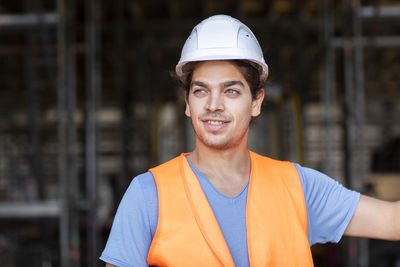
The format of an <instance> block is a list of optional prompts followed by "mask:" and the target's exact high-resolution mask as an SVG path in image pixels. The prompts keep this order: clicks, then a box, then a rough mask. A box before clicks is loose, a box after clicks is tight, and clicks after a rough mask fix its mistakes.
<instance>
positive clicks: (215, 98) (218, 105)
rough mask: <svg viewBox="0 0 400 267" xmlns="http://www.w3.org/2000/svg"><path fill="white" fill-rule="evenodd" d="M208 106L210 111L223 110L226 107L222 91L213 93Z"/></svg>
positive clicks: (208, 100)
mask: <svg viewBox="0 0 400 267" xmlns="http://www.w3.org/2000/svg"><path fill="white" fill-rule="evenodd" d="M206 108H207V110H209V111H223V110H224V108H225V107H224V99H223V96H222V95H221V94H220V93H211V94H210V95H209V97H208V99H207V106H206Z"/></svg>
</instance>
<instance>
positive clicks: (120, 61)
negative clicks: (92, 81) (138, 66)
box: [114, 0, 132, 198]
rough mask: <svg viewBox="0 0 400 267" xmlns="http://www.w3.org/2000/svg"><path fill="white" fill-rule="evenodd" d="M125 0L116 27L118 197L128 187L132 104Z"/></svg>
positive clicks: (118, 5)
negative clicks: (126, 47)
mask: <svg viewBox="0 0 400 267" xmlns="http://www.w3.org/2000/svg"><path fill="white" fill-rule="evenodd" d="M125 2H126V1H125V0H118V1H117V2H116V8H117V19H116V25H115V26H116V29H115V31H114V34H115V35H114V40H115V46H116V48H117V51H116V60H115V73H114V76H115V79H116V80H115V85H116V89H117V91H118V101H119V106H120V108H121V122H120V127H119V130H120V132H119V135H120V140H121V146H120V148H121V169H120V170H121V171H120V175H119V177H118V178H117V188H118V193H119V195H118V198H121V197H122V194H123V192H124V190H125V188H126V181H128V180H127V179H128V170H129V165H128V157H129V148H128V143H129V122H128V116H129V110H130V109H131V108H132V106H130V105H129V99H130V97H129V92H128V90H127V88H126V75H125V74H126V56H125V23H126V21H125V19H124V12H125Z"/></svg>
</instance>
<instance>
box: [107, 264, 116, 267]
mask: <svg viewBox="0 0 400 267" xmlns="http://www.w3.org/2000/svg"><path fill="white" fill-rule="evenodd" d="M106 267H117V266H115V265H112V264H109V263H106Z"/></svg>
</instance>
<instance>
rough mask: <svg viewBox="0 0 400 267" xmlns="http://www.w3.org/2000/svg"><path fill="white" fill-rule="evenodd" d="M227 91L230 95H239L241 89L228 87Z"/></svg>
mask: <svg viewBox="0 0 400 267" xmlns="http://www.w3.org/2000/svg"><path fill="white" fill-rule="evenodd" d="M226 93H227V94H230V95H238V94H239V91H238V90H235V89H228V90H226Z"/></svg>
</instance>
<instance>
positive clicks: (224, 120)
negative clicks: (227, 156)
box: [185, 61, 264, 149]
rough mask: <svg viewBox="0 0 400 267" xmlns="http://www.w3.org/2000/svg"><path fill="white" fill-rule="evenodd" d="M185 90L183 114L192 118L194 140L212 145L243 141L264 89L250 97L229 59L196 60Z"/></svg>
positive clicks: (215, 146)
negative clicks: (188, 86)
mask: <svg viewBox="0 0 400 267" xmlns="http://www.w3.org/2000/svg"><path fill="white" fill-rule="evenodd" d="M188 94H189V95H188V97H187V98H186V99H187V102H186V110H185V114H186V116H188V117H190V118H191V119H192V124H193V128H194V131H195V133H196V142H197V143H198V142H201V144H203V145H206V146H208V147H211V148H214V149H228V148H231V147H235V146H238V145H240V144H244V145H246V142H247V134H248V129H249V124H250V120H251V118H252V117H256V116H258V115H259V114H260V109H261V103H262V101H263V98H264V91H263V90H260V93H259V94H258V97H257V98H256V99H255V100H254V101H253V100H252V95H251V92H250V88H249V85H248V84H247V82H246V80H245V78H244V77H243V75H242V74H241V73H240V71H239V70H238V69H237V67H236V66H235V65H233V64H232V63H230V62H228V61H205V62H203V63H201V64H199V65H198V66H197V67H196V68H195V69H194V71H193V75H192V81H191V83H190V88H189V92H188ZM197 145H200V144H199V143H198V144H197Z"/></svg>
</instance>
